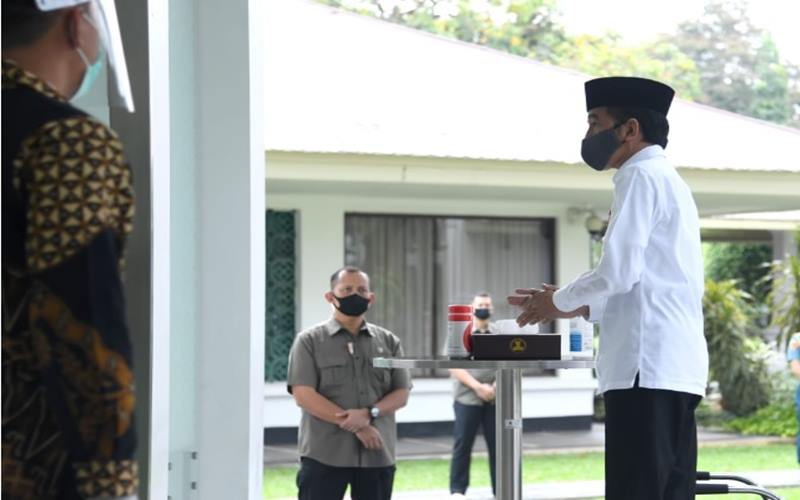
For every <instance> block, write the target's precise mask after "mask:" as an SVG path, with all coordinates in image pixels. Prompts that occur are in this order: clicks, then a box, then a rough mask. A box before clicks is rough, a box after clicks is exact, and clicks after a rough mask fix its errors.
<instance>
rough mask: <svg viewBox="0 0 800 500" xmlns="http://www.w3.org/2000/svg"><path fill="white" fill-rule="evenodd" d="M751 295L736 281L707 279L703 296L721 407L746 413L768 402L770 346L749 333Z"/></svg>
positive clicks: (708, 339)
mask: <svg viewBox="0 0 800 500" xmlns="http://www.w3.org/2000/svg"><path fill="white" fill-rule="evenodd" d="M748 299H749V295H748V294H747V293H746V292H743V291H742V290H739V289H738V288H736V283H735V281H732V280H729V281H722V282H715V281H712V280H706V293H705V296H704V298H703V313H704V316H705V334H706V341H707V342H708V354H709V368H710V378H711V379H712V380H716V381H717V382H719V388H720V392H721V393H722V408H723V409H725V410H727V411H729V412H731V413H733V414H734V415H737V416H742V415H747V414H749V413H752V412H754V411H755V410H757V409H759V408H761V407H763V406H765V405H767V404H768V403H769V396H770V391H771V383H770V379H769V373H768V371H767V363H766V359H767V356H768V355H769V351H768V348H767V346H766V345H765V344H764V342H763V341H762V340H761V339H760V338H751V337H748V336H747V333H746V332H747V328H748V316H747V314H746V312H745V311H746V309H747V307H748Z"/></svg>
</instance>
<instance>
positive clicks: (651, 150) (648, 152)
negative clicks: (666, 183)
mask: <svg viewBox="0 0 800 500" xmlns="http://www.w3.org/2000/svg"><path fill="white" fill-rule="evenodd" d="M665 156H666V155H665V154H664V148H662V147H661V146H659V145H658V144H652V145H650V146H647V147H646V148H644V149H642V150H640V151H638V152H637V153H636V154H634V155H633V156H631V157H630V158H628V159H627V160H625V163H623V164H622V166H620V167H619V168H618V169H617V171H616V173H615V174H614V181H616V180H617V177H618V176H619V175H620V172H622V169H623V168H625V167H627V166H628V165H632V164H634V163H639V162H641V161H645V160H649V159H651V158H657V157H665Z"/></svg>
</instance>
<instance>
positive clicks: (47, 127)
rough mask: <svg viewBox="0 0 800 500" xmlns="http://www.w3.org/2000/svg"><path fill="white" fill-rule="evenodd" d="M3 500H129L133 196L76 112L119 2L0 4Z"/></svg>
mask: <svg viewBox="0 0 800 500" xmlns="http://www.w3.org/2000/svg"><path fill="white" fill-rule="evenodd" d="M2 17H3V32H2V38H3V62H2V65H3V111H2V113H3V126H2V127H3V361H2V362H3V481H2V484H3V498H4V499H5V498H8V499H79V498H80V499H86V498H89V499H101V498H102V499H133V498H136V494H137V486H138V472H137V464H136V461H135V457H134V453H135V448H136V439H135V435H134V401H135V397H134V380H133V371H132V366H131V361H132V353H131V339H130V335H129V332H128V322H127V319H126V317H125V297H124V293H123V286H122V278H121V265H122V259H123V252H124V249H125V242H126V239H127V236H128V234H129V233H130V231H131V220H132V216H133V190H132V186H131V174H130V170H129V167H128V165H127V164H126V162H125V159H124V157H123V151H122V144H121V143H120V140H119V138H118V137H117V135H116V134H115V133H114V131H113V130H111V129H110V128H108V126H106V125H105V124H103V123H102V122H100V121H99V120H97V119H96V118H94V117H92V116H89V115H87V114H86V113H85V112H83V111H81V110H80V109H78V108H76V107H75V106H73V105H72V104H71V100H73V99H75V98H77V97H79V96H81V95H83V94H85V93H86V92H87V91H88V90H89V89H90V88H91V86H92V84H93V82H94V81H95V79H96V77H97V75H98V74H100V70H101V68H102V66H103V65H104V64H106V62H107V61H108V62H109V64H110V66H111V67H110V71H109V74H110V75H111V77H112V79H113V81H114V85H113V86H112V87H111V88H110V93H111V98H112V99H113V100H115V104H123V105H124V106H125V107H126V108H127V109H128V110H129V111H132V110H133V103H132V100H131V99H130V85H129V84H128V81H127V72H126V71H125V69H124V67H125V60H124V53H123V52H122V45H121V40H120V36H119V31H118V30H119V28H118V26H117V21H116V19H117V17H116V12H115V10H114V3H113V1H111V0H96V1H86V0H36V1H34V0H3V12H2Z"/></svg>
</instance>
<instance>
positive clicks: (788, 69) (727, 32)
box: [666, 0, 800, 126]
mask: <svg viewBox="0 0 800 500" xmlns="http://www.w3.org/2000/svg"><path fill="white" fill-rule="evenodd" d="M666 40H667V41H669V42H671V43H674V44H675V45H676V46H677V47H678V48H679V49H680V50H681V51H682V52H683V53H684V54H686V55H687V56H688V57H689V58H691V59H692V60H693V61H694V62H695V64H696V66H697V69H698V71H699V75H700V82H701V86H702V93H701V96H700V97H699V99H698V100H699V101H700V102H703V103H706V104H710V105H712V106H716V107H719V108H722V109H726V110H728V111H733V112H734V113H740V114H744V115H748V116H752V117H755V118H761V119H763V120H768V121H771V122H775V123H782V124H791V125H795V126H798V125H800V89H799V88H798V73H800V69H799V68H798V67H797V66H796V65H791V64H788V63H786V62H781V60H780V54H779V52H778V48H777V46H776V45H775V43H774V42H773V40H772V37H771V35H770V34H769V32H767V31H765V30H763V29H761V28H759V27H758V26H756V25H755V24H753V22H752V21H751V20H750V17H749V16H748V12H747V3H746V2H745V1H744V0H712V1H710V2H708V3H707V4H706V7H705V12H704V14H703V16H702V17H700V18H699V19H697V20H694V21H687V22H684V23H682V24H681V25H680V26H679V27H678V32H677V33H676V34H675V35H673V36H671V37H668V38H667V39H666Z"/></svg>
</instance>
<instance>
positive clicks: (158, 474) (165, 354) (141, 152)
mask: <svg viewBox="0 0 800 500" xmlns="http://www.w3.org/2000/svg"><path fill="white" fill-rule="evenodd" d="M117 9H118V12H119V19H120V24H121V32H122V37H123V43H124V45H125V49H126V56H127V60H128V69H129V72H130V77H131V87H132V90H133V94H134V99H135V104H136V113H134V114H130V113H128V112H127V111H125V110H119V109H116V108H112V109H111V113H110V118H111V126H112V128H114V129H115V130H116V131H117V132H118V133H119V134H120V136H121V138H122V142H123V144H124V146H125V153H126V156H127V158H128V160H129V161H130V163H131V167H132V169H133V181H134V188H135V192H136V218H135V220H134V232H133V235H132V236H131V239H130V245H129V248H128V254H127V259H126V260H127V263H128V266H127V270H126V273H125V275H126V294H127V300H128V318H129V324H130V329H131V338H132V340H133V349H134V373H135V376H136V392H137V401H136V430H137V433H138V460H139V467H140V474H141V477H140V479H141V487H140V497H141V498H143V499H148V498H150V499H156V498H159V499H161V498H166V495H167V482H168V456H169V402H170V393H169V356H170V350H169V341H170V279H169V277H170V157H169V148H170V113H169V105H168V102H169V75H168V74H167V73H165V72H163V71H161V68H166V67H168V66H169V53H168V51H166V50H165V48H167V47H168V32H169V30H168V28H169V27H168V23H169V19H168V9H167V5H166V4H165V3H164V2H160V1H159V0H148V1H146V2H126V1H118V2H117Z"/></svg>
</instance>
